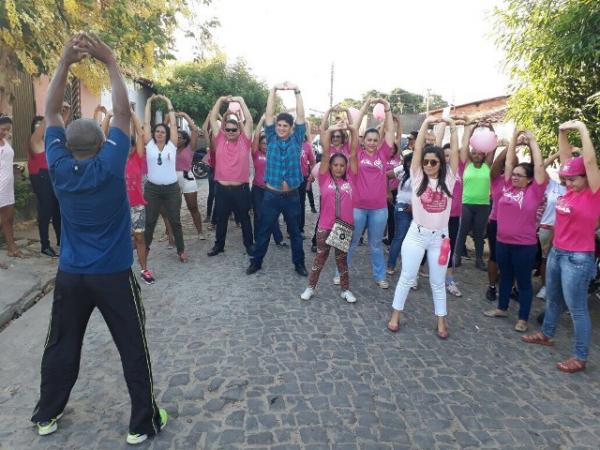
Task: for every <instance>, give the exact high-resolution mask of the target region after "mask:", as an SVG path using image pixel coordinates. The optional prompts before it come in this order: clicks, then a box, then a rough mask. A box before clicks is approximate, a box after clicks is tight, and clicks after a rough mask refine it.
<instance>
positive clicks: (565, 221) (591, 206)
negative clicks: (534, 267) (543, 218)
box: [553, 188, 600, 252]
mask: <svg viewBox="0 0 600 450" xmlns="http://www.w3.org/2000/svg"><path fill="white" fill-rule="evenodd" d="M599 217H600V190H597V191H596V193H595V194H593V193H592V190H591V189H590V188H587V189H585V190H583V191H581V192H575V191H573V190H572V189H569V190H568V191H567V193H566V194H565V195H563V196H561V197H558V200H557V201H556V222H555V224H554V242H553V245H554V246H555V247H556V248H559V249H561V250H567V251H570V252H593V251H595V249H596V244H595V242H594V234H595V231H596V227H597V226H598V218H599Z"/></svg>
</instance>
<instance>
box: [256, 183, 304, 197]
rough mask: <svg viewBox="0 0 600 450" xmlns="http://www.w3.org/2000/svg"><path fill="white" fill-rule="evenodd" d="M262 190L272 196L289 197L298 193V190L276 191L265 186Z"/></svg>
mask: <svg viewBox="0 0 600 450" xmlns="http://www.w3.org/2000/svg"><path fill="white" fill-rule="evenodd" d="M263 188H264V190H265V191H269V192H271V193H272V194H277V195H285V196H289V195H294V194H297V193H298V188H295V189H290V190H289V191H278V190H277V189H273V188H270V187H269V186H267V185H265V186H263Z"/></svg>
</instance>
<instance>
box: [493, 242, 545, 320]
mask: <svg viewBox="0 0 600 450" xmlns="http://www.w3.org/2000/svg"><path fill="white" fill-rule="evenodd" d="M536 252H537V245H535V244H534V245H517V244H503V243H502V242H499V241H496V261H497V263H498V269H500V292H499V294H498V309H501V310H503V311H506V310H507V309H508V302H509V300H510V291H511V290H512V286H513V280H514V279H516V280H517V289H518V291H519V319H520V320H528V319H529V310H530V309H531V300H532V299H533V289H532V287H531V271H532V270H533V265H534V263H535V255H536Z"/></svg>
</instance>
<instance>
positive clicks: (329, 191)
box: [300, 123, 358, 303]
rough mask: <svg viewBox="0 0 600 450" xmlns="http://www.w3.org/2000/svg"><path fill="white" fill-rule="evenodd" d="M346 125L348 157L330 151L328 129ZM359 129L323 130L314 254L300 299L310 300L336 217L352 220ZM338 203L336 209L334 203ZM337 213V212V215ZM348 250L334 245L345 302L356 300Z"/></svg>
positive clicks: (326, 253)
mask: <svg viewBox="0 0 600 450" xmlns="http://www.w3.org/2000/svg"><path fill="white" fill-rule="evenodd" d="M346 128H347V129H349V130H350V134H351V136H352V138H351V139H352V144H351V149H352V150H351V153H350V160H349V161H348V158H346V155H344V154H342V153H334V154H333V155H332V156H331V157H330V154H329V150H330V142H331V133H332V132H337V131H341V130H343V129H346ZM357 135H358V132H357V130H356V129H355V128H353V127H349V126H348V125H347V124H346V123H342V124H340V125H335V126H333V127H331V128H329V129H328V130H327V131H326V132H325V133H323V135H322V136H323V140H322V144H323V155H322V157H321V165H320V168H319V187H320V192H321V211H320V215H319V225H318V230H317V255H316V256H315V260H314V262H313V265H312V268H311V271H310V275H309V277H308V287H307V288H306V289H305V290H304V292H303V293H302V294H301V295H300V298H301V299H303V300H310V298H311V297H312V296H313V295H314V292H315V288H316V287H317V283H318V281H319V275H320V274H321V270H322V269H323V266H324V265H325V262H326V261H327V257H328V256H329V251H330V250H331V247H330V246H329V245H328V244H327V238H328V237H329V234H330V233H331V229H332V228H333V226H334V224H335V221H336V218H339V219H340V220H342V221H344V222H346V223H347V224H349V225H352V224H353V223H354V212H353V209H354V208H353V194H354V183H353V179H354V176H355V175H356V173H357V161H356V147H357V145H358V138H357ZM337 203H339V210H338V208H336V204H337ZM338 214H339V216H338ZM346 257H347V254H346V253H345V252H343V251H341V250H339V249H337V248H336V249H335V261H336V264H337V268H338V272H339V273H340V285H341V288H342V293H341V297H342V298H343V299H344V300H346V301H347V302H348V303H354V302H356V297H354V295H353V294H352V292H350V281H349V277H348V263H347V258H346Z"/></svg>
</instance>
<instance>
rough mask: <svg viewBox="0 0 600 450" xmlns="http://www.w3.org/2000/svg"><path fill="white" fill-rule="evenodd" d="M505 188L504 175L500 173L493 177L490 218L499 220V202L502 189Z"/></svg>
mask: <svg viewBox="0 0 600 450" xmlns="http://www.w3.org/2000/svg"><path fill="white" fill-rule="evenodd" d="M503 188H504V175H502V174H501V175H498V176H497V177H496V178H493V179H492V181H491V183H490V190H491V191H492V211H491V212H490V217H489V220H498V202H499V201H500V197H502V189H503Z"/></svg>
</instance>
